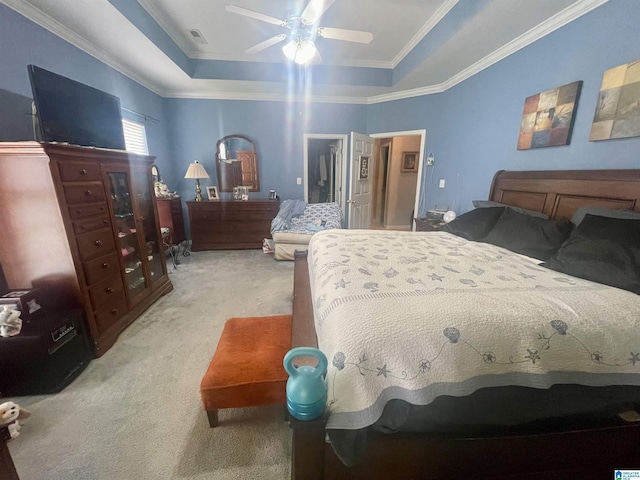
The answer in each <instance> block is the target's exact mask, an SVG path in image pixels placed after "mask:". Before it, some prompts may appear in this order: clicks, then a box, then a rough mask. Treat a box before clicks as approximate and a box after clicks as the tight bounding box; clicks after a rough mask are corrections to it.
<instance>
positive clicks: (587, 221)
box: [543, 214, 640, 294]
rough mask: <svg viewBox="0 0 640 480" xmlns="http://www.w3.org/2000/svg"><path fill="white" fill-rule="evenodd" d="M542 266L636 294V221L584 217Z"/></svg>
mask: <svg viewBox="0 0 640 480" xmlns="http://www.w3.org/2000/svg"><path fill="white" fill-rule="evenodd" d="M543 265H544V266H545V267H547V268H550V269H552V270H556V271H558V272H563V273H566V274H568V275H573V276H574V277H580V278H584V279H585V280H591V281H593V282H598V283H602V284H604V285H611V286H612V287H617V288H622V289H624V290H629V291H631V292H635V293H638V294H640V220H629V219H620V218H610V217H600V216H596V215H590V214H586V215H585V217H584V219H583V220H582V221H581V222H580V224H579V225H578V226H577V227H576V228H575V230H574V231H573V233H572V234H571V237H570V238H569V240H567V242H566V243H565V244H564V245H562V247H561V248H560V249H559V250H558V252H557V253H556V254H555V255H554V256H553V257H551V258H550V259H549V261H548V262H547V263H545V264H543Z"/></svg>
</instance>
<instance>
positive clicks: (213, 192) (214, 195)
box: [207, 185, 220, 200]
mask: <svg viewBox="0 0 640 480" xmlns="http://www.w3.org/2000/svg"><path fill="white" fill-rule="evenodd" d="M207 196H208V197H209V200H220V195H218V186H217V185H210V186H208V187H207Z"/></svg>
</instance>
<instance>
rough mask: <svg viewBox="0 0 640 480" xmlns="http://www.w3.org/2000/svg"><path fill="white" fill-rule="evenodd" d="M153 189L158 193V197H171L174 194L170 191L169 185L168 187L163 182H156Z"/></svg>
mask: <svg viewBox="0 0 640 480" xmlns="http://www.w3.org/2000/svg"><path fill="white" fill-rule="evenodd" d="M153 189H154V191H155V193H156V197H158V198H170V197H172V196H173V194H172V193H171V192H170V191H169V187H167V186H166V185H165V184H164V183H162V182H155V183H154V184H153Z"/></svg>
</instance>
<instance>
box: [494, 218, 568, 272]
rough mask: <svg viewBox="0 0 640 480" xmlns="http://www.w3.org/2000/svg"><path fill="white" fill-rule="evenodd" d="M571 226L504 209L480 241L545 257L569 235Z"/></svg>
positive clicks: (540, 258)
mask: <svg viewBox="0 0 640 480" xmlns="http://www.w3.org/2000/svg"><path fill="white" fill-rule="evenodd" d="M572 229H573V224H572V223H571V222H570V221H568V220H560V221H556V220H550V219H547V218H540V217H532V216H531V215H528V214H526V213H520V212H517V211H515V210H513V209H511V208H505V210H504V212H503V213H502V215H501V216H500V218H499V219H498V221H497V222H496V224H495V225H494V226H493V228H492V229H491V231H490V232H489V233H488V234H487V236H486V237H485V238H483V239H482V241H483V242H485V243H491V244H493V245H497V246H498V247H504V248H507V249H509V250H511V251H512V252H516V253H521V254H523V255H527V256H529V257H533V258H537V259H539V260H547V259H548V258H549V257H551V256H552V255H553V254H554V253H556V252H557V251H558V249H559V248H560V246H561V245H562V244H563V243H564V242H565V240H567V238H569V235H570V234H571V230H572Z"/></svg>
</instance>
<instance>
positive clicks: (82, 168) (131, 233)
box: [0, 142, 173, 356]
mask: <svg viewBox="0 0 640 480" xmlns="http://www.w3.org/2000/svg"><path fill="white" fill-rule="evenodd" d="M153 158H154V157H148V156H141V155H134V154H130V153H127V152H125V151H120V150H107V149H99V148H88V147H78V146H72V145H62V144H47V143H42V144H39V143H36V142H19V143H0V211H1V212H2V215H0V263H1V264H2V266H3V268H4V270H5V274H6V276H7V281H8V282H9V285H10V286H11V287H12V288H28V287H31V286H34V287H35V286H41V287H46V288H49V289H51V290H53V291H54V292H55V293H54V295H53V296H54V297H55V298H56V299H57V300H59V301H60V303H62V304H64V306H65V308H73V307H74V306H76V305H78V306H80V307H81V308H82V309H83V310H84V312H85V319H86V321H87V324H88V327H89V328H88V331H89V333H90V337H91V340H92V346H93V349H94V353H95V354H96V356H100V355H102V354H103V353H104V352H105V351H106V350H107V349H108V348H109V347H111V346H112V345H113V344H114V343H115V341H116V339H117V337H118V335H119V334H120V333H121V332H122V331H123V330H124V329H125V328H126V327H127V326H128V325H130V324H131V323H132V322H133V321H134V320H135V319H136V318H137V317H138V316H139V315H140V314H141V313H142V312H143V311H144V310H146V309H147V308H148V307H149V306H150V305H151V304H152V303H153V302H155V301H156V300H158V298H159V297H160V296H161V295H164V294H165V293H167V292H169V291H171V289H172V288H173V287H172V285H171V282H170V281H169V276H168V275H167V266H166V259H165V255H164V250H163V248H162V237H161V235H160V226H159V223H158V213H157V206H156V202H155V194H154V190H153V185H152V182H151V164H152V162H153Z"/></svg>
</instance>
